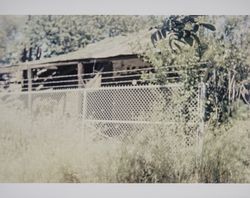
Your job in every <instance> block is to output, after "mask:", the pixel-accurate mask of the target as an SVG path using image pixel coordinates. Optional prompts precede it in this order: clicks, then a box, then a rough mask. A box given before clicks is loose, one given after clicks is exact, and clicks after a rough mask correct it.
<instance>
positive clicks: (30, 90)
mask: <svg viewBox="0 0 250 198" xmlns="http://www.w3.org/2000/svg"><path fill="white" fill-rule="evenodd" d="M27 73H28V74H27V77H28V108H29V110H30V112H32V93H31V92H32V71H31V68H28V69H27Z"/></svg>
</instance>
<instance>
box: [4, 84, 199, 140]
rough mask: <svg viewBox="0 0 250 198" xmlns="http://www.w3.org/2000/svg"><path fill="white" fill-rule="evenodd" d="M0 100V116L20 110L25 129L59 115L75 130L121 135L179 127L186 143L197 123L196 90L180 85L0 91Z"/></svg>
mask: <svg viewBox="0 0 250 198" xmlns="http://www.w3.org/2000/svg"><path fill="white" fill-rule="evenodd" d="M0 99H1V100H0V103H1V108H2V113H1V117H2V118H3V117H5V116H6V115H8V113H4V111H3V109H5V111H6V112H7V111H8V112H10V111H12V112H14V113H15V114H18V113H20V115H21V114H23V113H24V112H26V114H25V115H27V116H28V117H29V122H28V123H29V124H30V125H31V127H30V129H31V130H36V129H35V128H34V126H40V125H39V124H38V125H37V123H43V124H44V125H48V124H47V123H46V120H47V122H53V123H54V125H53V126H54V127H55V128H56V127H57V126H56V123H58V121H60V120H64V123H62V125H64V124H65V125H69V123H71V124H73V125H74V123H72V122H70V120H76V121H75V124H76V122H77V123H78V124H79V123H80V125H79V127H78V128H77V130H79V131H82V132H84V133H86V132H91V133H94V134H95V136H96V135H98V136H99V137H101V138H112V139H119V140H123V139H124V138H126V137H131V136H134V135H137V134H140V133H144V134H146V133H152V132H153V131H155V130H158V131H159V130H163V129H165V128H167V129H168V130H169V129H173V130H177V129H179V127H182V129H184V131H185V134H186V136H187V141H188V143H190V142H194V141H196V140H197V139H196V137H197V135H198V132H199V131H200V130H201V126H202V122H201V120H202V119H201V118H202V116H201V114H202V107H201V106H202V105H201V101H202V100H201V99H200V93H199V91H193V92H190V91H186V90H185V88H184V86H183V85H182V84H171V85H165V86H156V85H147V86H124V87H101V88H90V89H70V90H69V89H68V90H47V91H34V92H19V93H15V92H13V93H1V95H0ZM28 117H27V118H28ZM5 119H6V117H5ZM7 119H12V118H7ZM17 122H18V121H17ZM48 126H49V125H48ZM72 128H73V126H72Z"/></svg>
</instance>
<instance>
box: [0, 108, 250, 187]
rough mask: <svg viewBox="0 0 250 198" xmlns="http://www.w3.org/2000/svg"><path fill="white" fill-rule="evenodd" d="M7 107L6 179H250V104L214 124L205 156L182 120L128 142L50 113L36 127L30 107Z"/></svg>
mask: <svg viewBox="0 0 250 198" xmlns="http://www.w3.org/2000/svg"><path fill="white" fill-rule="evenodd" d="M1 110H2V111H3V112H5V113H6V116H1V119H0V125H1V126H2V127H1V129H0V132H1V133H0V135H1V138H0V162H1V164H0V182H67V183H78V182H98V183H99V182H126V183H135V182H136V183H138V182H150V183H151V182H160V183H162V182H164V183H176V182H177V183H190V182H192V183H194V182H232V183H234V182H239V183H244V182H250V171H249V166H250V161H249V159H250V156H249V155H250V154H249V146H250V145H249V143H250V141H249V138H250V135H249V133H250V131H249V127H250V125H249V122H248V120H249V117H250V115H249V112H248V111H244V114H243V113H242V112H241V113H240V115H241V116H243V118H237V119H234V120H232V122H231V123H230V124H228V125H226V126H223V127H220V128H216V129H208V130H207V131H206V135H205V137H204V140H203V141H204V144H203V149H202V154H201V156H202V158H201V159H202V161H201V163H197V145H196V144H193V145H192V144H191V145H187V144H186V138H187V137H186V136H185V135H184V131H183V129H184V127H183V126H182V125H181V124H180V125H178V126H176V125H172V126H166V127H165V128H162V127H157V125H156V126H150V127H147V131H143V133H140V134H137V135H135V136H131V137H128V139H127V141H126V142H125V143H124V142H121V141H118V140H117V139H116V138H115V137H113V138H108V139H103V138H101V136H99V132H98V131H97V130H96V129H94V128H92V127H87V129H88V130H85V131H83V130H82V128H81V122H79V120H77V119H69V118H61V119H57V118H58V117H53V116H51V115H49V114H48V115H43V116H40V117H39V120H33V126H32V130H31V128H30V126H31V125H30V117H29V116H28V115H29V113H28V112H26V111H24V110H23V109H20V110H18V111H17V110H16V111H10V108H6V106H1ZM9 118H11V119H9ZM134 134H136V133H134Z"/></svg>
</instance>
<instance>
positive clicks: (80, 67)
mask: <svg viewBox="0 0 250 198" xmlns="http://www.w3.org/2000/svg"><path fill="white" fill-rule="evenodd" d="M82 73H83V64H82V63H78V64H77V79H78V88H82V87H83V81H82Z"/></svg>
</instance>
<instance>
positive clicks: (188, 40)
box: [184, 37, 194, 46]
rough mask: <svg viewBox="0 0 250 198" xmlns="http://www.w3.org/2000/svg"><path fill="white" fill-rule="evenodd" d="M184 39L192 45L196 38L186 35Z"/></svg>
mask: <svg viewBox="0 0 250 198" xmlns="http://www.w3.org/2000/svg"><path fill="white" fill-rule="evenodd" d="M184 41H185V42H186V43H187V44H189V45H190V46H193V43H194V39H193V38H192V37H184Z"/></svg>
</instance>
